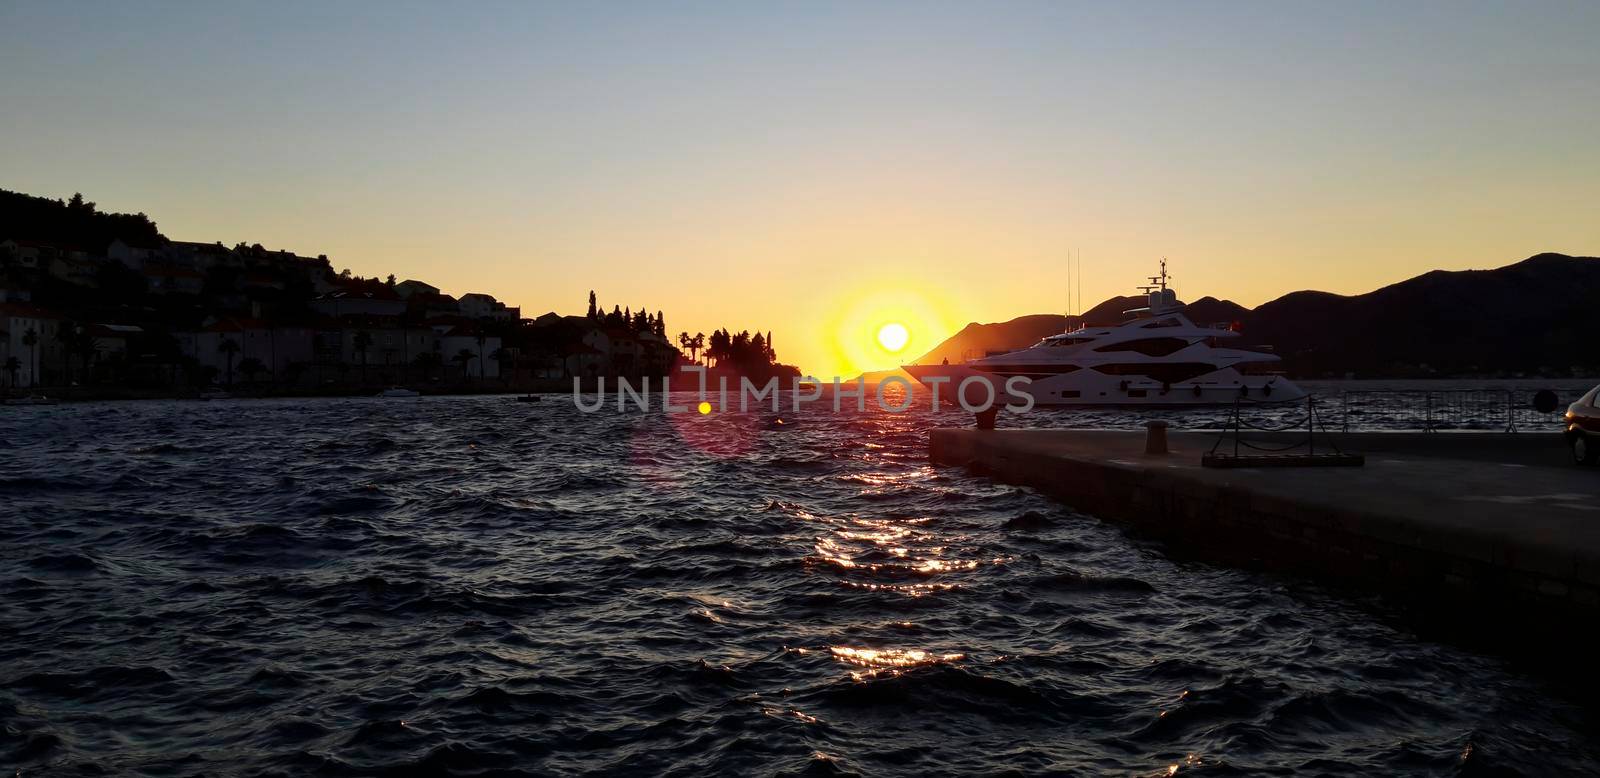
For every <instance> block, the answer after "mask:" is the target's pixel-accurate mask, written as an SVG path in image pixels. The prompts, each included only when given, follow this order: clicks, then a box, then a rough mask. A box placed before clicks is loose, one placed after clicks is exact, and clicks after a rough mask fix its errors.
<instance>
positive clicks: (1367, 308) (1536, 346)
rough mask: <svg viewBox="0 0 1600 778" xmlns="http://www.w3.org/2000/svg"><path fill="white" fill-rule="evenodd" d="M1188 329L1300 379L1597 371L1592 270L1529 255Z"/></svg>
mask: <svg viewBox="0 0 1600 778" xmlns="http://www.w3.org/2000/svg"><path fill="white" fill-rule="evenodd" d="M1141 304H1142V303H1141V298H1137V297H1113V298H1111V299H1109V300H1107V301H1105V302H1103V303H1101V304H1100V305H1097V306H1095V307H1094V308H1092V309H1090V310H1089V311H1088V312H1086V313H1085V314H1084V316H1083V317H1081V318H1080V317H1066V316H1060V315H1056V314H1038V315H1032V316H1022V317H1019V318H1016V319H1012V320H1010V321H1007V322H1001V323H995V324H978V323H972V324H968V325H967V326H966V327H964V328H962V330H961V331H960V332H958V333H956V334H955V335H954V336H952V337H950V338H949V339H948V340H946V341H945V342H944V343H941V344H939V346H938V347H936V348H934V349H933V350H932V351H929V352H928V353H927V354H925V355H924V356H923V357H921V358H920V359H918V360H917V361H918V362H919V363H924V364H926V363H931V362H938V361H940V360H942V359H947V358H948V359H949V360H950V361H952V362H956V361H961V360H964V359H971V358H973V357H977V356H982V355H983V354H984V353H986V352H989V351H1006V350H1012V349H1018V348H1022V347H1025V346H1028V345H1030V344H1032V343H1034V342H1036V341H1037V340H1039V338H1042V337H1044V336H1045V335H1049V334H1053V333H1057V332H1061V331H1063V330H1064V329H1065V328H1066V327H1067V326H1068V325H1071V326H1076V325H1077V324H1078V322H1079V321H1088V322H1089V323H1090V324H1111V323H1116V322H1119V321H1122V320H1123V319H1125V318H1126V317H1125V316H1124V315H1123V314H1122V312H1123V311H1125V310H1128V309H1131V308H1137V307H1139V306H1140V305H1141ZM1188 314H1189V316H1190V318H1192V319H1194V320H1195V321H1196V322H1197V323H1202V324H1210V323H1217V322H1240V323H1241V324H1242V326H1243V332H1244V336H1243V338H1241V340H1240V342H1241V343H1244V344H1249V345H1271V346H1273V347H1274V349H1275V350H1276V351H1277V353H1279V354H1280V355H1282V356H1283V358H1284V363H1285V368H1287V369H1288V370H1289V372H1290V373H1291V374H1292V375H1296V376H1300V377H1316V376H1342V375H1345V374H1348V373H1354V374H1356V375H1360V376H1363V377H1413V376H1429V375H1441V376H1447V375H1492V374H1503V373H1530V374H1547V375H1559V374H1570V373H1571V372H1572V371H1574V370H1577V371H1580V372H1581V371H1590V372H1592V371H1593V370H1594V369H1595V368H1597V367H1600V337H1597V334H1600V259H1596V258H1594V257H1572V256H1567V255H1565V254H1538V255H1535V256H1532V257H1529V258H1527V259H1525V260H1523V261H1521V262H1517V263H1515V264H1511V265H1507V266H1505V267H1501V268H1496V269H1494V270H1460V271H1444V270H1435V271H1431V272H1428V273H1424V274H1422V275H1419V276H1417V277H1415V278H1411V279H1408V280H1405V281H1401V282H1400V283H1397V284H1392V285H1390V286H1386V287H1383V288H1381V289H1376V290H1374V291H1371V292H1367V293H1365V294H1360V295H1349V296H1346V295H1336V294H1330V293H1328V292H1317V291H1299V292H1293V293H1290V294H1286V295H1284V296H1282V297H1279V298H1277V299H1276V300H1272V301H1271V302H1267V303H1264V304H1262V305H1260V306H1259V307H1257V308H1255V309H1253V310H1252V309H1247V308H1244V307H1243V306H1240V305H1237V304H1235V303H1233V302H1230V301H1227V300H1218V299H1216V298H1213V297H1203V298H1201V299H1199V300H1196V301H1195V302H1193V303H1190V305H1189V308H1188Z"/></svg>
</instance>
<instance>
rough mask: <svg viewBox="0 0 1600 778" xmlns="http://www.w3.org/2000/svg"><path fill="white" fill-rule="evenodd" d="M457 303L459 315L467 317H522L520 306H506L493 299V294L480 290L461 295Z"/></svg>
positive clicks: (497, 318) (503, 319)
mask: <svg viewBox="0 0 1600 778" xmlns="http://www.w3.org/2000/svg"><path fill="white" fill-rule="evenodd" d="M458 304H459V305H460V306H461V315H462V316H465V317H467V318H469V319H496V320H499V321H516V320H518V319H520V318H522V309H521V308H508V307H506V304H505V303H502V302H500V301H499V300H496V299H494V295H488V294H483V293H481V292H469V293H467V294H464V295H461V299H460V301H459V302H458Z"/></svg>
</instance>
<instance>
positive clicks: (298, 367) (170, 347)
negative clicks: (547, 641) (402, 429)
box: [0, 192, 776, 397]
mask: <svg viewBox="0 0 1600 778" xmlns="http://www.w3.org/2000/svg"><path fill="white" fill-rule="evenodd" d="M0 194H3V195H4V197H5V201H6V202H5V203H4V204H5V205H6V206H7V208H8V209H9V210H10V212H11V214H10V215H11V218H8V219H7V220H6V221H5V222H4V223H0V226H10V227H11V230H10V231H11V232H22V231H24V230H23V229H22V228H18V227H17V226H16V225H18V224H19V223H20V224H39V225H43V227H44V228H43V229H40V230H37V231H41V232H47V233H54V234H55V235H58V236H59V235H63V234H65V235H70V236H73V237H79V238H82V239H84V242H80V243H74V242H70V241H67V240H61V239H47V240H41V239H37V238H36V237H34V236H30V235H21V234H4V233H0V368H3V375H0V385H3V386H4V387H5V388H6V389H7V390H10V391H12V392H13V393H19V392H34V391H39V390H49V391H51V392H53V393H57V394H60V393H78V394H85V393H87V394H88V395H89V396H101V397H104V396H135V397H136V396H166V395H173V394H177V395H184V394H188V393H199V392H205V391H213V392H215V391H239V392H247V393H256V394H355V393H365V392H369V391H371V390H372V389H373V388H375V387H376V388H381V387H389V386H413V387H416V388H419V389H424V390H426V391H530V390H540V389H548V390H556V389H561V388H570V386H571V383H572V379H574V378H578V379H598V378H602V377H635V378H636V377H643V376H657V375H664V374H666V373H667V371H668V370H670V369H671V368H672V367H673V365H674V364H676V363H677V362H678V361H679V360H686V359H688V358H689V357H690V356H691V355H692V356H693V358H694V359H695V360H696V361H700V360H704V361H705V362H706V363H707V364H714V360H715V359H716V358H717V357H719V356H720V357H722V360H723V361H724V362H727V361H728V360H729V359H736V360H737V361H738V362H740V363H741V364H745V363H748V362H749V361H750V357H751V355H754V357H755V362H756V363H757V365H756V366H757V367H758V368H759V367H760V366H761V365H762V363H764V365H765V366H769V367H770V366H771V365H772V363H773V362H774V360H775V359H776V353H775V352H774V351H773V350H772V348H771V346H770V342H771V335H770V333H768V334H767V335H765V336H763V335H762V334H760V333H757V334H755V335H753V336H752V335H750V334H749V333H737V334H730V333H727V332H725V331H720V330H719V331H717V332H713V333H712V334H711V335H710V336H707V335H706V334H705V333H694V334H693V335H691V334H690V333H688V332H682V333H678V334H677V335H675V336H669V334H668V330H667V324H666V318H665V315H664V314H663V313H662V312H661V311H659V310H657V311H653V312H652V311H647V310H643V309H637V310H636V309H634V308H632V307H622V306H615V305H614V306H612V308H611V310H609V311H607V310H605V309H604V308H603V307H601V305H600V303H599V302H598V299H597V297H596V295H595V293H594V292H590V295H589V301H588V307H587V309H586V310H585V311H584V312H583V313H582V314H562V313H559V312H556V311H550V312H546V313H543V314H541V315H537V316H531V317H524V315H523V311H522V310H521V309H520V308H519V307H517V306H513V305H507V304H506V303H504V302H502V301H501V300H499V299H497V298H496V297H495V296H494V295H493V294H490V293H487V292H478V291H473V292H466V293H462V294H460V295H459V296H458V295H453V294H450V293H447V292H446V291H444V290H442V289H440V288H439V287H437V286H434V285H432V284H430V283H428V282H426V281H423V280H418V279H404V280H400V279H397V278H396V277H395V276H393V275H390V276H388V277H387V278H382V279H380V278H363V277H361V276H358V275H355V274H353V273H351V271H349V270H335V269H334V266H333V264H332V262H331V261H330V260H329V259H328V257H327V256H325V255H316V256H306V255H301V254H297V253H295V252H292V251H286V250H282V249H269V248H266V247H264V246H262V245H260V244H244V243H239V244H236V245H233V246H227V245H224V244H223V243H221V242H215V243H204V242H192V241H179V240H168V239H166V238H165V237H163V236H161V235H160V233H158V232H157V231H156V230H155V225H154V223H153V222H150V221H149V220H148V219H147V218H146V217H144V216H143V215H142V214H141V215H139V216H128V215H125V214H104V213H100V212H99V211H97V210H95V208H94V204H93V203H85V202H84V201H83V200H82V198H81V196H74V198H73V199H72V200H70V201H66V202H62V201H56V200H46V199H44V198H35V197H29V196H26V195H19V194H16V193H11V192H4V193H0ZM18 211H22V212H23V213H21V214H19V213H18ZM30 211H31V212H33V214H32V216H33V217H34V218H30V214H29V213H27V212H30ZM41 212H42V216H41ZM52 225H54V228H53V229H52V228H51V226H52ZM97 236H98V237H99V238H100V240H96V237H97ZM680 346H681V347H682V348H683V351H682V352H680V351H679V347H680ZM736 347H737V348H736Z"/></svg>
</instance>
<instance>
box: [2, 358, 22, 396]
mask: <svg viewBox="0 0 1600 778" xmlns="http://www.w3.org/2000/svg"><path fill="white" fill-rule="evenodd" d="M20 370H22V361H21V360H19V359H17V358H16V357H6V372H7V373H10V374H11V388H12V389H15V388H17V372H18V371H20Z"/></svg>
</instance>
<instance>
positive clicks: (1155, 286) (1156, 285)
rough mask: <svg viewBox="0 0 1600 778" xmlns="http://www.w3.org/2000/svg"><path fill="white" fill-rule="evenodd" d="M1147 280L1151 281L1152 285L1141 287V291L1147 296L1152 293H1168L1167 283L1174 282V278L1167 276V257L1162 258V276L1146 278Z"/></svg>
mask: <svg viewBox="0 0 1600 778" xmlns="http://www.w3.org/2000/svg"><path fill="white" fill-rule="evenodd" d="M1145 278H1148V279H1150V283H1148V284H1145V285H1144V286H1141V287H1139V291H1141V292H1144V293H1145V294H1150V293H1151V292H1156V291H1161V292H1164V291H1166V290H1167V282H1168V281H1170V280H1172V276H1169V275H1167V258H1166V257H1162V258H1161V274H1160V275H1154V276H1145Z"/></svg>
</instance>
